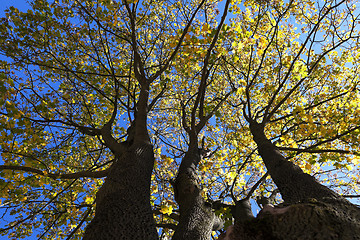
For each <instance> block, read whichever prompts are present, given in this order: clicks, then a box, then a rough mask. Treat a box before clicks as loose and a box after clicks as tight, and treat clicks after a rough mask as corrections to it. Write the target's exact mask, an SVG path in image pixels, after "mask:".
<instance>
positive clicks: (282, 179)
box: [250, 123, 346, 203]
mask: <svg viewBox="0 0 360 240" xmlns="http://www.w3.org/2000/svg"><path fill="white" fill-rule="evenodd" d="M250 130H251V133H252V135H253V137H254V141H255V142H256V144H257V146H258V151H259V154H260V156H261V158H262V159H263V161H264V163H265V166H266V168H267V169H268V171H269V173H270V175H271V178H272V179H273V180H274V182H275V184H276V186H277V187H278V188H279V190H280V193H281V196H282V198H283V199H284V201H285V202H286V203H296V202H299V201H302V200H307V199H309V198H314V199H318V200H319V199H322V198H325V197H326V198H334V199H341V200H344V201H346V200H345V199H344V198H343V197H341V196H340V195H339V194H337V193H335V192H333V191H331V190H330V189H329V188H327V187H325V186H323V185H321V184H320V183H319V182H318V181H317V180H316V179H315V178H314V177H312V176H310V175H309V174H307V173H304V172H303V171H302V170H301V168H300V167H299V166H297V165H295V164H294V163H292V162H290V161H288V160H286V159H285V157H284V156H283V155H282V154H281V153H280V151H279V150H278V149H277V148H276V146H275V145H274V144H273V143H272V142H271V141H270V140H269V139H267V138H266V136H265V134H264V126H262V125H260V124H257V123H251V124H250Z"/></svg>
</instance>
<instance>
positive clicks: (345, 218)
mask: <svg viewBox="0 0 360 240" xmlns="http://www.w3.org/2000/svg"><path fill="white" fill-rule="evenodd" d="M359 219H360V211H359V209H358V208H357V207H356V206H354V205H351V204H345V205H344V204H343V202H337V201H335V200H334V199H327V200H323V201H321V202H319V201H316V200H313V201H312V202H311V201H309V202H306V203H297V204H292V205H290V206H282V207H275V208H274V207H269V208H264V209H263V210H262V211H261V212H260V213H259V215H258V216H257V218H256V219H253V220H249V221H245V222H237V223H235V225H233V226H230V227H229V228H228V229H227V231H226V233H225V234H223V235H222V236H220V237H219V240H356V239H360V221H359Z"/></svg>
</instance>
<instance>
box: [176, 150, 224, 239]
mask: <svg viewBox="0 0 360 240" xmlns="http://www.w3.org/2000/svg"><path fill="white" fill-rule="evenodd" d="M199 162H200V154H199V149H198V148H197V147H196V148H193V149H190V150H189V151H188V152H187V153H186V154H185V156H184V158H183V160H182V162H181V165H180V168H179V172H178V175H177V177H176V180H175V183H174V190H175V200H176V201H177V203H178V204H179V208H180V219H179V223H178V225H177V227H176V231H175V233H174V235H173V238H172V239H173V240H188V239H191V240H208V239H210V238H211V232H212V230H213V229H216V228H217V227H219V226H220V225H221V223H220V221H219V219H218V218H217V217H216V216H215V214H214V212H213V211H212V208H211V205H210V204H208V203H206V202H205V200H204V198H203V197H202V196H201V189H200V187H199V184H198V177H197V174H196V170H195V169H196V166H197V165H198V163H199Z"/></svg>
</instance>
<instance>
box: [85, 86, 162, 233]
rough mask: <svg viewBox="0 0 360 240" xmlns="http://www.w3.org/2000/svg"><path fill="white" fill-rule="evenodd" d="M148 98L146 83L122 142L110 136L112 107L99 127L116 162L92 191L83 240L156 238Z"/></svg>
mask: <svg viewBox="0 0 360 240" xmlns="http://www.w3.org/2000/svg"><path fill="white" fill-rule="evenodd" d="M148 97H149V85H148V84H143V85H142V86H141V91H140V95H139V100H138V102H137V105H136V106H137V112H136V113H135V120H134V122H133V123H132V125H131V126H130V127H129V129H128V138H127V140H126V141H125V142H123V143H118V142H117V141H116V140H115V139H114V138H113V137H112V135H111V125H112V123H113V122H114V119H115V116H116V108H115V110H114V112H113V115H112V118H111V119H110V121H109V122H108V123H107V124H106V125H105V126H104V127H103V128H102V130H101V134H102V137H103V139H104V142H105V145H106V146H107V147H109V149H110V150H111V151H112V152H113V153H114V155H115V159H116V161H115V162H114V163H113V165H112V166H111V168H110V172H109V174H108V176H107V178H106V180H105V182H104V184H103V185H102V186H101V188H100V189H99V191H98V192H97V194H96V211H95V217H94V219H93V220H92V221H91V223H90V224H89V225H88V226H87V227H86V231H85V234H84V238H83V239H84V240H102V239H103V240H115V239H116V240H118V239H119V240H120V239H121V240H134V239H137V240H153V239H158V235H157V230H156V225H155V221H154V217H153V212H152V209H151V204H150V183H151V173H152V170H153V167H154V152H153V145H152V144H151V143H150V138H149V134H148V131H147V106H148V105H147V101H148Z"/></svg>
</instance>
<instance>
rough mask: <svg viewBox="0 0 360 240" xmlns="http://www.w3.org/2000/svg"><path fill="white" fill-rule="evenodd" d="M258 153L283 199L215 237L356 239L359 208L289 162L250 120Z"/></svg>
mask: <svg viewBox="0 0 360 240" xmlns="http://www.w3.org/2000/svg"><path fill="white" fill-rule="evenodd" d="M250 130H251V133H252V134H253V137H254V140H255V142H256V144H257V146H258V149H259V153H260V155H261V157H262V159H263V161H264V163H265V165H266V167H267V169H268V171H269V173H270V175H271V177H272V179H273V180H274V182H275V183H276V185H277V187H278V188H279V190H280V193H281V195H282V197H283V199H284V201H285V203H284V204H281V205H280V206H276V207H274V206H272V205H269V204H268V205H265V206H264V208H263V210H262V211H261V212H260V213H259V214H258V216H257V217H256V218H255V219H249V220H246V221H238V222H236V223H235V225H233V226H231V227H230V228H229V229H228V230H227V231H226V233H225V234H223V235H222V236H220V237H219V240H267V239H268V240H329V239H333V240H355V239H360V209H359V208H358V207H357V206H355V205H353V204H351V203H350V202H349V201H347V200H346V199H344V198H343V197H342V196H340V195H338V194H337V193H335V192H333V191H331V190H330V189H328V188H327V187H325V186H323V185H321V184H320V183H319V182H317V181H316V179H315V178H313V177H312V176H310V175H308V174H306V173H304V172H303V171H302V170H301V168H300V167H298V166H296V165H295V164H293V163H292V162H289V161H288V160H286V159H285V157H284V156H282V155H281V153H280V152H279V150H278V149H277V148H276V146H275V145H274V144H272V143H271V141H270V140H269V139H267V138H266V136H265V134H264V126H263V125H260V124H257V123H255V122H251V123H250Z"/></svg>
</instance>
